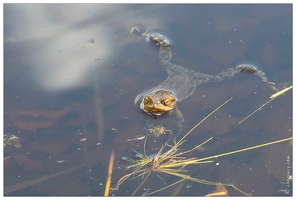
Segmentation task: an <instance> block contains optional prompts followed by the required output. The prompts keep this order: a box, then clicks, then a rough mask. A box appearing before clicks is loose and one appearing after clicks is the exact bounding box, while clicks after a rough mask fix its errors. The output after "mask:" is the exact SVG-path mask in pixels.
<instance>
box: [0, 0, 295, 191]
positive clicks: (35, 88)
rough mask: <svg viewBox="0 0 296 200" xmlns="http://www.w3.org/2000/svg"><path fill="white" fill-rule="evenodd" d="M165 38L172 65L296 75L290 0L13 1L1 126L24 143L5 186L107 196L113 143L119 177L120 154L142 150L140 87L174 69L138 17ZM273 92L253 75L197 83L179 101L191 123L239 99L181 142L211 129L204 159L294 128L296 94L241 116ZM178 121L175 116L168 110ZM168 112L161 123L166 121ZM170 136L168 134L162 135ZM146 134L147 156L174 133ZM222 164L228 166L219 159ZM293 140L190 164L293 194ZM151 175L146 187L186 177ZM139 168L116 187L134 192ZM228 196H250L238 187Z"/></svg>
mask: <svg viewBox="0 0 296 200" xmlns="http://www.w3.org/2000/svg"><path fill="white" fill-rule="evenodd" d="M136 24H139V25H141V26H143V27H145V29H146V32H149V31H159V32H161V33H162V34H164V35H165V36H167V37H168V38H169V40H170V43H171V49H172V52H173V59H172V61H171V62H172V63H175V64H178V65H181V66H183V67H186V68H187V69H190V70H195V71H199V72H202V73H206V74H211V75H216V74H218V73H219V72H221V71H223V70H225V69H227V68H229V67H233V66H236V65H238V64H241V63H250V64H253V65H255V66H256V67H258V68H259V69H260V70H262V71H264V72H265V73H266V76H267V77H268V78H269V80H270V81H272V82H275V83H276V86H277V88H279V89H283V88H285V87H288V86H290V85H292V73H291V72H292V5H289V4H285V5H280V4H278V5H240V4H237V5H214V4H211V5H202V4H200V5H199V4H196V5H165V4H159V5H153V4H151V5H129V4H125V5H120V4H113V5H108V4H79V5H78V4H5V5H4V134H5V135H7V136H9V135H14V136H16V137H18V138H19V140H20V143H21V147H20V148H16V147H15V146H13V145H6V146H5V148H4V157H5V158H6V157H7V158H6V159H5V160H4V165H3V166H4V195H6V196H18V195H22V196H40V195H42V196H44V195H46V196H47V195H49V196H51V195H58V196H60V195H67V196H78V195H79V196H80V195H82V196H86V195H90V196H102V195H103V193H104V189H105V181H106V177H107V169H108V162H109V156H110V153H111V151H114V152H115V155H116V156H115V163H114V171H113V177H112V184H111V185H112V186H114V185H115V183H116V181H118V180H119V178H120V177H122V176H123V175H124V174H126V173H127V171H125V170H124V167H122V165H124V164H125V163H123V162H122V160H121V158H122V157H123V156H126V157H132V156H134V155H135V152H134V151H133V149H134V150H136V151H138V152H143V142H144V140H139V141H136V140H133V141H127V140H129V139H131V138H135V137H136V136H138V135H141V134H143V126H144V124H145V123H143V122H145V114H144V113H143V112H142V111H141V110H140V109H139V107H138V106H137V105H135V104H134V99H135V97H136V96H137V95H138V94H139V93H141V92H143V91H145V90H147V89H149V88H152V87H154V86H157V85H158V84H159V83H161V82H163V80H164V79H165V78H166V77H167V74H166V71H165V70H164V69H163V68H162V67H161V66H160V64H159V59H158V51H157V48H151V45H148V44H147V42H146V41H145V38H144V37H142V36H135V35H132V34H131V33H130V32H129V30H130V28H131V27H132V26H133V25H136ZM271 94H273V91H272V90H270V88H268V87H266V86H265V85H264V84H263V83H262V82H261V81H260V80H259V79H258V77H255V76H250V75H245V74H241V75H237V76H236V77H234V78H232V79H229V80H226V81H224V82H221V83H212V84H211V83H209V84H206V85H201V86H199V87H198V88H197V89H196V91H195V93H194V94H193V95H192V96H191V97H190V98H188V99H186V100H185V101H183V102H181V103H180V105H179V106H178V107H179V109H180V110H181V111H182V113H183V116H184V118H185V122H184V130H183V132H184V133H186V132H187V131H188V130H190V129H191V128H192V127H193V126H194V125H195V124H196V123H197V122H199V121H200V120H201V119H203V118H204V117H205V116H206V115H207V114H208V113H210V112H211V111H212V110H214V109H215V108H216V107H217V106H219V105H220V104H222V103H223V102H225V101H226V100H227V99H229V98H230V97H233V100H232V101H231V102H229V103H228V104H227V105H226V106H224V107H223V108H222V109H221V110H219V111H218V112H217V113H215V114H214V115H213V116H212V117H210V118H209V119H208V120H206V121H205V122H204V123H203V124H202V125H200V126H199V127H198V128H197V129H196V130H195V131H194V132H193V133H192V134H190V135H189V136H188V139H187V141H186V143H185V144H184V145H182V148H181V149H180V150H181V151H185V150H188V149H190V148H192V147H194V146H196V145H197V144H200V143H202V142H203V141H205V140H206V139H208V138H210V137H213V140H212V141H211V142H209V143H207V144H206V145H205V146H204V149H203V151H196V152H192V153H191V154H189V155H188V156H189V157H191V156H192V157H205V156H211V155H215V154H219V153H223V152H228V151H232V150H236V149H241V148H245V147H249V146H254V145H258V144H262V143H266V142H269V141H274V140H277V139H283V138H287V137H291V135H292V98H291V92H288V93H287V94H286V95H283V96H281V97H279V98H278V99H276V100H274V101H273V102H271V103H270V104H268V105H267V106H266V107H264V108H263V109H261V110H260V111H259V112H257V113H256V114H254V115H253V116H252V117H250V118H249V119H247V120H246V121H245V122H243V123H242V124H240V125H238V122H239V121H240V120H242V119H243V118H244V117H245V116H247V115H248V114H250V113H251V112H252V111H254V110H255V109H257V108H258V107H259V106H261V105H262V104H263V103H265V102H266V101H268V100H269V96H270V95H271ZM163 118H165V119H164V121H163V124H164V125H166V124H167V125H168V126H169V125H170V124H171V123H172V121H171V120H170V119H171V118H170V116H163ZM161 120H163V119H162V118H159V119H157V120H156V121H157V123H162V121H161ZM163 137H165V136H163ZM163 137H159V138H158V139H157V140H156V142H153V140H151V139H150V138H148V139H147V142H148V143H147V146H146V151H147V154H152V153H155V152H157V149H158V148H159V147H160V146H161V144H163V142H165V141H166V139H165V138H163ZM217 163H219V165H217ZM291 163H292V144H291V143H290V142H285V143H281V144H276V145H273V146H269V147H263V148H260V149H256V150H252V151H248V152H243V153H239V154H235V155H231V156H226V157H221V158H218V159H215V160H214V162H213V163H210V164H204V165H198V166H191V167H188V173H189V174H192V175H193V176H195V177H198V178H201V179H205V180H210V181H214V182H222V183H231V184H234V185H235V186H237V187H238V188H240V189H241V190H243V191H245V192H247V193H251V194H252V195H254V196H259V195H264V196H286V195H288V196H291V195H292V183H291V180H290V179H289V175H290V173H291V171H289V170H290V167H292V164H291ZM177 180H178V179H176V178H174V177H168V176H163V175H161V179H160V178H159V177H157V176H156V175H154V174H152V176H151V177H150V178H149V179H148V180H147V182H146V183H145V184H144V185H143V186H142V187H141V188H140V189H139V191H138V192H137V193H136V195H142V194H143V193H145V191H146V190H147V189H149V191H153V190H155V189H158V188H161V187H164V186H165V183H164V182H166V184H167V185H169V184H171V183H173V182H174V181H177ZM140 182H141V178H138V179H134V180H131V181H127V182H125V183H123V184H122V185H121V187H120V189H119V190H118V191H115V192H113V193H112V195H115V196H123V195H127V196H129V195H131V194H132V193H133V191H134V190H135V189H136V188H137V186H138V185H139V184H140ZM176 188H178V185H176V186H174V187H171V188H169V189H166V190H164V191H162V192H159V193H156V194H155V195H166V196H169V195H172V194H176V195H182V196H184V195H191V196H203V195H206V194H208V193H210V192H213V191H214V190H215V187H214V186H207V185H202V184H197V183H194V182H190V181H187V182H185V184H184V185H183V187H181V188H180V189H178V192H177V193H174V192H175V191H176V190H177V189H176ZM228 194H229V195H241V194H239V193H237V191H233V190H229V191H228Z"/></svg>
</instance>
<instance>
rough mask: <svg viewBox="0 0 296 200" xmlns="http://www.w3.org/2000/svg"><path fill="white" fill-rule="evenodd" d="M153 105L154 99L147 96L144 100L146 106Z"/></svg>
mask: <svg viewBox="0 0 296 200" xmlns="http://www.w3.org/2000/svg"><path fill="white" fill-rule="evenodd" d="M151 103H152V99H151V98H150V97H148V96H146V97H145V98H144V104H145V105H147V104H151Z"/></svg>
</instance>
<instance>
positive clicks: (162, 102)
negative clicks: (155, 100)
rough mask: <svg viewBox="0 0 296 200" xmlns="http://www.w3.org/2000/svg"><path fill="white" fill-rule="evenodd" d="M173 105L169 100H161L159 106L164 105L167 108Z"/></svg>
mask: <svg viewBox="0 0 296 200" xmlns="http://www.w3.org/2000/svg"><path fill="white" fill-rule="evenodd" d="M172 103H173V101H172V100H169V99H165V100H162V101H161V104H162V105H164V106H169V105H171V104H172Z"/></svg>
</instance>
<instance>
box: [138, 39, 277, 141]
mask: <svg viewBox="0 0 296 200" xmlns="http://www.w3.org/2000/svg"><path fill="white" fill-rule="evenodd" d="M146 39H147V40H148V41H150V42H153V43H154V44H155V45H158V46H159V59H160V64H161V65H162V66H163V67H164V68H165V69H166V71H167V73H168V78H167V79H166V80H165V81H164V82H162V83H160V84H159V85H158V86H156V87H154V88H152V89H150V90H148V91H146V92H143V93H141V94H139V95H138V96H137V97H136V99H135V103H137V102H138V101H139V100H140V101H141V103H140V108H141V109H142V110H143V111H144V112H145V113H148V114H150V115H163V114H166V113H168V112H174V114H175V116H176V117H175V120H176V123H175V125H176V127H177V129H175V130H174V132H175V131H176V133H175V134H174V137H176V136H177V135H178V134H179V133H180V132H181V131H182V123H183V122H184V118H183V115H182V113H181V112H180V111H179V109H178V108H177V102H179V101H181V100H184V99H187V98H188V97H190V96H191V95H192V94H193V93H194V91H195V89H196V87H197V86H198V85H201V84H205V83H209V82H220V81H223V80H225V79H226V78H231V77H233V76H234V75H235V74H237V73H241V72H244V73H249V74H253V75H256V76H259V77H260V78H261V80H262V81H263V82H264V83H265V84H266V85H267V86H269V87H271V89H273V90H275V91H277V88H276V87H274V83H272V82H269V81H267V78H266V77H265V73H264V72H262V71H260V70H257V69H256V68H255V67H254V66H252V65H248V64H240V65H238V66H236V67H232V68H228V69H226V70H224V71H222V72H221V73H219V74H218V75H216V76H213V75H208V74H203V73H199V72H195V71H193V70H188V69H186V68H184V67H181V66H179V65H176V64H173V63H171V62H170V60H171V59H172V51H171V49H170V47H169V46H170V45H169V43H168V42H167V40H166V38H165V37H164V36H162V35H161V34H159V33H150V34H147V36H146Z"/></svg>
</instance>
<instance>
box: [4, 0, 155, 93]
mask: <svg viewBox="0 0 296 200" xmlns="http://www.w3.org/2000/svg"><path fill="white" fill-rule="evenodd" d="M148 10H149V9H148ZM138 15H139V10H137V9H134V7H132V5H117V4H109V5H108V4H106V5H104V4H6V5H5V6H4V32H5V34H4V43H5V45H6V46H8V47H9V46H10V45H11V46H13V50H15V49H18V47H19V49H21V52H20V53H19V54H20V55H18V57H25V59H22V60H21V61H22V62H20V61H19V63H18V62H17V61H15V62H14V63H17V64H16V65H18V66H17V67H21V66H29V67H28V70H29V72H30V74H31V75H32V77H33V79H34V80H33V82H36V84H37V85H38V86H40V88H42V89H43V90H46V91H64V90H68V89H73V88H76V87H81V86H85V85H88V84H91V81H92V80H90V79H89V77H88V76H89V74H91V73H92V70H93V69H94V67H96V68H99V67H100V66H104V64H106V62H107V61H109V60H110V59H112V56H115V54H116V51H115V50H118V49H120V48H121V47H123V46H124V45H125V44H127V43H129V42H132V41H131V40H129V39H127V38H124V39H122V38H121V39H116V40H115V39H114V35H116V34H121V32H122V30H125V32H124V34H129V32H128V31H129V29H130V28H131V27H132V26H133V25H134V24H138V23H139V21H142V22H143V21H144V18H145V16H143V17H141V18H140V19H139V17H138ZM148 21H149V20H147V23H151V21H149V22H148ZM157 24H158V22H154V26H155V25H157ZM120 31H121V32H120ZM123 37H124V36H123ZM12 53H13V52H12ZM4 59H5V58H4ZM16 59H17V58H16ZM97 59H100V62H96V60H97ZM5 67H7V66H5ZM9 67H16V66H9ZM30 70H31V71H30ZM31 81H32V80H31Z"/></svg>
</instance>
